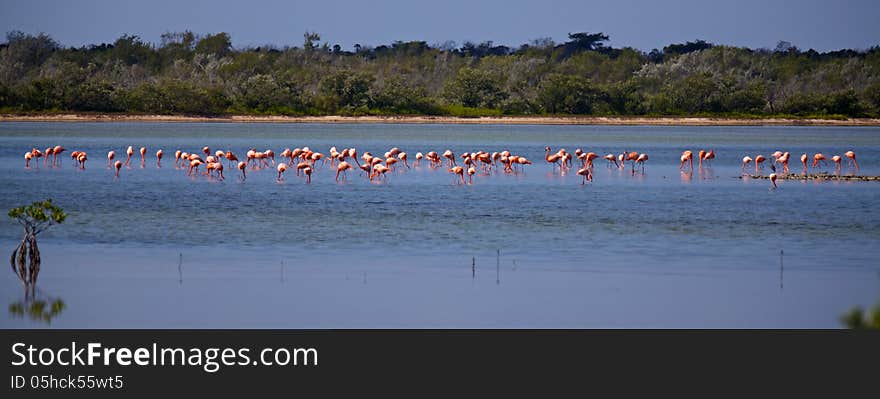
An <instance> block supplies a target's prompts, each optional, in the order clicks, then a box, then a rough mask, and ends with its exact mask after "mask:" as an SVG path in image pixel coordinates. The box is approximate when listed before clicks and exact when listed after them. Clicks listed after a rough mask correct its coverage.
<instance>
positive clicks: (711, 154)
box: [703, 149, 715, 166]
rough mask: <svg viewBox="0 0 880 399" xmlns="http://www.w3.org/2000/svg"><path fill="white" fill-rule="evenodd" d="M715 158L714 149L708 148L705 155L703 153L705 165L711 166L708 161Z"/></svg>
mask: <svg viewBox="0 0 880 399" xmlns="http://www.w3.org/2000/svg"><path fill="white" fill-rule="evenodd" d="M713 159H715V150H712V149H710V150H709V151H708V152H706V155H703V160H704V161H706V165H707V166H712V165H711V164H710V163H709V161H711V160H713Z"/></svg>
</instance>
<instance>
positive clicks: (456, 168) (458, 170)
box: [449, 166, 464, 184]
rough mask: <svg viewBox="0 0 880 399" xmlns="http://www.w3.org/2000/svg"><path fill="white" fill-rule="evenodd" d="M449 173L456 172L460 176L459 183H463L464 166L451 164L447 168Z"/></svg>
mask: <svg viewBox="0 0 880 399" xmlns="http://www.w3.org/2000/svg"><path fill="white" fill-rule="evenodd" d="M449 173H452V174H456V175H458V176H459V177H461V184H464V168H462V167H461V166H453V167H452V168H450V169H449Z"/></svg>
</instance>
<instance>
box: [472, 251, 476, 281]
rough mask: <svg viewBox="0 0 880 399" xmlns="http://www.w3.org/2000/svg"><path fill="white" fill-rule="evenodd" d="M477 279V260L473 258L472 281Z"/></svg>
mask: <svg viewBox="0 0 880 399" xmlns="http://www.w3.org/2000/svg"><path fill="white" fill-rule="evenodd" d="M475 278H477V258H476V257H473V256H472V257H471V280H473V279H475Z"/></svg>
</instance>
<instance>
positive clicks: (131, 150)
mask: <svg viewBox="0 0 880 399" xmlns="http://www.w3.org/2000/svg"><path fill="white" fill-rule="evenodd" d="M125 153H126V154H128V159H126V160H125V166H128V165H129V163H131V156H132V155H134V148H131V146H128V149H126V150H125Z"/></svg>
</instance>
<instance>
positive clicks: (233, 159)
mask: <svg viewBox="0 0 880 399" xmlns="http://www.w3.org/2000/svg"><path fill="white" fill-rule="evenodd" d="M223 158H226V160H227V161H229V162H230V163H231V164H233V165H235V164H236V162H238V157H237V156H235V154H233V153H232V151H228V150H227V151H226V153H225V154H223Z"/></svg>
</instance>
